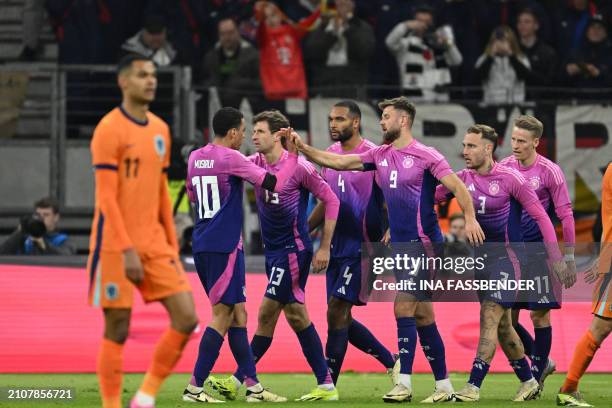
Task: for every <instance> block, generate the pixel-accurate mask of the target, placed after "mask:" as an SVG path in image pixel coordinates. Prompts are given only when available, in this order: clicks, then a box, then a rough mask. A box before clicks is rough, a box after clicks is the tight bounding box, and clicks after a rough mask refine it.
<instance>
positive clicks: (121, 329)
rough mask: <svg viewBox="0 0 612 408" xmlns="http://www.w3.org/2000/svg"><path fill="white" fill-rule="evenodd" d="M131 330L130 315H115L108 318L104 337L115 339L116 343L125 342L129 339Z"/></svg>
mask: <svg viewBox="0 0 612 408" xmlns="http://www.w3.org/2000/svg"><path fill="white" fill-rule="evenodd" d="M129 330H130V317H129V315H128V316H127V317H125V316H114V317H112V318H110V319H109V318H108V316H107V318H106V322H105V325H104V337H105V338H107V339H109V340H112V341H114V342H115V343H119V344H123V343H125V341H126V340H127V337H128V333H129Z"/></svg>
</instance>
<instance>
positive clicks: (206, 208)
mask: <svg viewBox="0 0 612 408" xmlns="http://www.w3.org/2000/svg"><path fill="white" fill-rule="evenodd" d="M191 184H192V185H193V188H194V190H195V192H196V194H197V196H198V215H199V217H200V218H212V217H214V216H215V214H216V213H217V212H218V211H219V209H220V208H221V201H220V200H219V184H218V183H217V176H194V177H192V178H191ZM209 187H210V194H209V193H208V190H209Z"/></svg>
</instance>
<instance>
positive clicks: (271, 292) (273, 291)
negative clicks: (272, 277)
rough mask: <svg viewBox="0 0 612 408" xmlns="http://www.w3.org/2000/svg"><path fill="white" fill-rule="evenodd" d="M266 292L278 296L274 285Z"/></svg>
mask: <svg viewBox="0 0 612 408" xmlns="http://www.w3.org/2000/svg"><path fill="white" fill-rule="evenodd" d="M266 293H268V294H270V295H274V296H276V288H275V287H274V286H270V288H269V289H268V290H267V291H266Z"/></svg>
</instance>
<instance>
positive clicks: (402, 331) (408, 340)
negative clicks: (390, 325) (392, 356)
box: [396, 317, 417, 374]
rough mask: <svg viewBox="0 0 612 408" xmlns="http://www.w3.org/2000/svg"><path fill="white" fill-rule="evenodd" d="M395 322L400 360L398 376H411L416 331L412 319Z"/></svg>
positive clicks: (401, 318)
mask: <svg viewBox="0 0 612 408" xmlns="http://www.w3.org/2000/svg"><path fill="white" fill-rule="evenodd" d="M396 321H397V348H398V350H399V358H400V365H401V368H400V374H412V364H413V363H414V354H415V351H416V341H417V330H416V322H415V319H414V317H399V318H397V319H396Z"/></svg>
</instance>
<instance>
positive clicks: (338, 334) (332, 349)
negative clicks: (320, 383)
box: [325, 328, 348, 384]
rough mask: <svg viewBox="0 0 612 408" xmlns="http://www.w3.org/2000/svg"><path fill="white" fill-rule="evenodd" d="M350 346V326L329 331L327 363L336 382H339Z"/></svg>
mask: <svg viewBox="0 0 612 408" xmlns="http://www.w3.org/2000/svg"><path fill="white" fill-rule="evenodd" d="M347 347H348V328H344V329H338V330H328V331H327V344H326V345H325V355H326V357H327V365H328V367H329V371H330V372H331V377H332V380H333V381H334V384H336V383H337V382H338V376H339V375H340V370H341V369H342V362H343V361H344V356H345V355H346V348H347Z"/></svg>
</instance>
